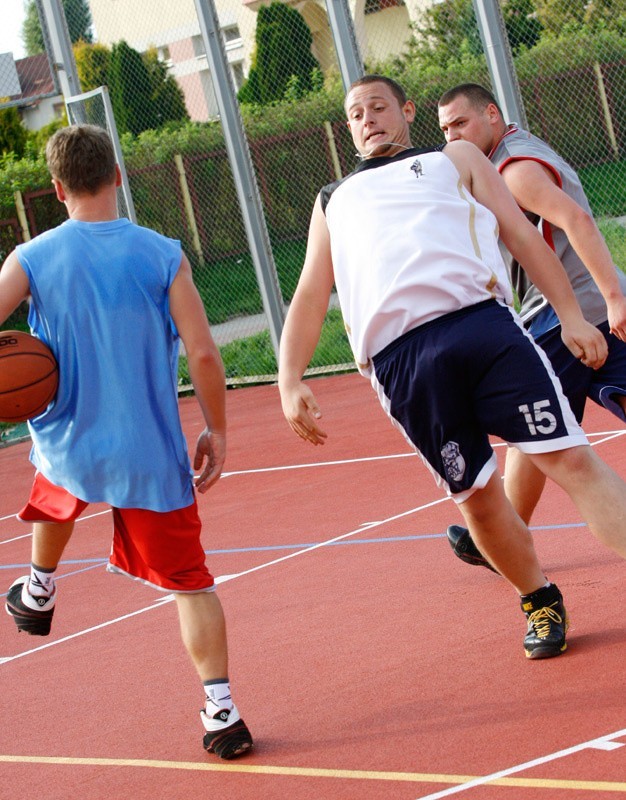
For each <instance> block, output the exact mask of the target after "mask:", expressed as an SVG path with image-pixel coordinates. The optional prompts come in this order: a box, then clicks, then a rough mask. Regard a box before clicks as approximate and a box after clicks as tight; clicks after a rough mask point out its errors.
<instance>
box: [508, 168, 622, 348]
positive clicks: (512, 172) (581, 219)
mask: <svg viewBox="0 0 626 800" xmlns="http://www.w3.org/2000/svg"><path fill="white" fill-rule="evenodd" d="M502 177H503V178H504V182H505V183H506V185H507V186H508V188H509V190H510V192H511V194H512V195H513V197H514V198H515V199H516V200H517V202H518V204H519V205H520V206H521V207H522V208H523V209H526V210H527V211H531V212H532V213H534V214H537V215H539V216H540V217H542V218H543V219H545V220H547V221H548V222H550V223H551V224H552V225H554V226H556V227H558V228H561V230H563V231H564V232H565V234H566V235H567V238H568V239H569V241H570V244H571V245H572V247H573V248H574V250H575V251H576V253H577V255H578V256H579V258H580V259H581V261H582V262H583V264H584V265H585V266H586V267H587V269H588V270H589V272H590V273H591V276H592V278H593V279H594V281H595V282H596V285H597V286H598V289H599V290H600V292H601V293H602V296H603V297H604V300H605V302H606V304H607V310H608V320H609V324H610V327H611V333H613V334H614V335H615V336H617V337H618V338H620V339H622V341H626V297H624V295H623V293H622V290H621V287H620V284H619V281H618V279H617V274H616V272H615V266H614V263H613V258H612V256H611V253H610V251H609V248H608V247H607V245H606V242H605V240H604V237H603V236H602V234H601V233H600V230H599V229H598V226H597V225H596V222H595V220H594V219H593V217H592V216H591V215H590V214H589V213H588V212H587V211H586V210H585V209H584V208H581V207H580V206H579V205H578V203H577V202H576V201H575V200H573V199H572V198H571V197H570V196H569V195H568V194H566V193H565V192H564V191H563V190H562V189H560V188H559V186H558V185H557V182H556V177H555V175H554V174H553V173H552V172H551V171H550V170H549V169H547V168H546V167H544V166H542V165H541V164H539V163H537V162H536V161H531V160H528V159H524V160H520V161H513V162H511V163H510V164H507V166H506V167H505V168H504V170H503V171H502Z"/></svg>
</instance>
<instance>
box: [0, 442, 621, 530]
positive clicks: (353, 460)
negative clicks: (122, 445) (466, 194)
mask: <svg viewBox="0 0 626 800" xmlns="http://www.w3.org/2000/svg"><path fill="white" fill-rule="evenodd" d="M624 434H626V430H624V431H598V432H596V433H588V434H587V438H589V439H591V438H593V437H594V436H604V437H605V438H604V439H600V440H599V441H597V442H590V444H591V445H592V446H593V445H596V444H603V443H604V442H609V441H611V439H616V438H618V437H620V436H624ZM492 447H506V442H494V443H492ZM416 455H417V453H393V454H390V455H386V456H364V457H363V458H345V459H341V460H339V461H314V462H312V463H310V464H289V465H287V466H280V467H258V468H256V469H239V470H234V471H233V472H222V476H221V477H222V478H232V477H234V476H235V475H254V474H256V473H262V472H284V471H287V470H293V469H311V468H312V467H334V466H338V465H340V464H359V463H362V462H366V461H386V460H387V459H391V458H410V457H415V456H416ZM106 513H109V512H108V511H99V512H98V513H97V514H91V515H89V516H86V517H79V518H78V520H77V522H80V521H81V520H83V519H91V517H97V516H100V515H101V514H106ZM8 519H15V514H6V515H5V516H4V517H0V522H4V521H5V520H8ZM26 535H27V536H28V535H29V534H26ZM16 538H20V539H21V538H24V537H23V536H19V537H16ZM7 541H9V542H12V541H15V540H14V539H8V540H7ZM0 544H5V542H0Z"/></svg>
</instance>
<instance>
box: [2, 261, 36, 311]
mask: <svg viewBox="0 0 626 800" xmlns="http://www.w3.org/2000/svg"><path fill="white" fill-rule="evenodd" d="M29 294H30V289H29V286H28V278H27V277H26V273H25V272H24V270H23V269H22V265H21V264H20V262H19V261H18V258H17V254H16V253H15V251H14V252H12V253H11V254H10V255H9V256H7V259H6V260H5V262H4V264H3V265H2V269H0V325H1V324H2V323H3V322H4V321H5V320H6V319H7V317H9V316H10V315H11V314H12V313H13V312H14V311H15V309H16V308H17V307H18V306H19V304H20V303H21V302H22V301H23V300H26V298H27V297H28V295H29Z"/></svg>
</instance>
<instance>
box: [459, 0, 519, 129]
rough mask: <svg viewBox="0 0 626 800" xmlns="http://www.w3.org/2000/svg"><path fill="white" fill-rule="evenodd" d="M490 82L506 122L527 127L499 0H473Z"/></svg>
mask: <svg viewBox="0 0 626 800" xmlns="http://www.w3.org/2000/svg"><path fill="white" fill-rule="evenodd" d="M472 1H473V4H474V11H475V13H476V19H477V21H478V27H479V29H480V38H481V40H482V43H483V49H484V51H485V58H486V59H487V66H488V68H489V75H490V76H491V83H492V84H493V89H494V93H495V95H496V97H497V98H498V102H499V103H500V106H501V108H502V113H503V114H504V118H505V120H506V121H507V122H517V123H519V124H520V125H521V126H522V127H523V128H528V121H527V119H526V112H525V110H524V102H523V100H522V95H521V93H520V89H519V84H518V82H517V73H516V72H515V67H514V65H513V54H512V53H511V47H510V45H509V37H508V36H507V33H506V27H505V25H504V20H503V18H502V12H501V10H500V5H499V3H498V0H472Z"/></svg>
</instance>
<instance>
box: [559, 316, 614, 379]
mask: <svg viewBox="0 0 626 800" xmlns="http://www.w3.org/2000/svg"><path fill="white" fill-rule="evenodd" d="M561 338H562V339H563V341H564V342H565V344H566V346H567V347H568V349H569V350H570V352H571V353H573V355H575V356H576V358H578V359H579V360H580V361H582V363H583V364H584V365H585V366H586V367H591V368H592V369H600V367H601V366H602V365H603V364H604V362H605V361H606V357H607V355H608V347H607V343H606V340H605V338H604V336H603V335H602V333H600V331H599V330H598V329H597V328H596V327H594V326H593V325H591V324H589V323H588V322H585V320H584V319H583V320H582V321H581V322H580V323H578V324H576V325H568V326H565V325H563V326H562V329H561Z"/></svg>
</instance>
